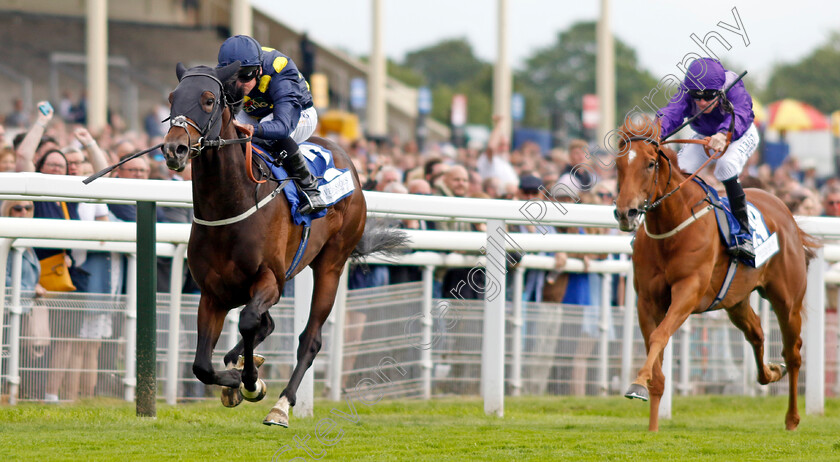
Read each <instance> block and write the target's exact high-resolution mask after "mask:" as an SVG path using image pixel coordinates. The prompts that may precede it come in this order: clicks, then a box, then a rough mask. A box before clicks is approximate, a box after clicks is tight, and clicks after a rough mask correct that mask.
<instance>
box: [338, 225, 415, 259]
mask: <svg viewBox="0 0 840 462" xmlns="http://www.w3.org/2000/svg"><path fill="white" fill-rule="evenodd" d="M398 226H399V222H398V221H394V220H386V219H384V218H368V220H367V223H365V232H364V234H362V238H361V239H360V240H359V243H358V244H356V248H355V249H353V253H351V254H350V258H351V259H353V260H355V261H357V262H364V259H365V257H367V256H368V255H371V254H375V253H378V254H379V255H380V256H382V257H384V258H394V257H397V256H399V255H401V254H404V253H405V252H406V251H407V250H408V243H409V242H410V241H411V239H409V237H408V234H406V232H405V231H403V230H401V229H399V228H398Z"/></svg>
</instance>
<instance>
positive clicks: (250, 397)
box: [239, 379, 268, 403]
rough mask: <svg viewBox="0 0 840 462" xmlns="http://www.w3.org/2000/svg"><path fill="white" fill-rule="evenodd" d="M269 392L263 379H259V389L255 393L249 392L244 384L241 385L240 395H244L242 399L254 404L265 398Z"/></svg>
mask: <svg viewBox="0 0 840 462" xmlns="http://www.w3.org/2000/svg"><path fill="white" fill-rule="evenodd" d="M267 391H268V387H266V386H265V382H263V380H262V379H257V389H256V390H254V391H248V389H247V388H245V384H244V383H243V384H240V385H239V393H240V394H241V395H242V398H243V399H245V400H246V401H250V402H252V403H256V402H257V401H261V400H262V399H263V398H265V394H266V392H267Z"/></svg>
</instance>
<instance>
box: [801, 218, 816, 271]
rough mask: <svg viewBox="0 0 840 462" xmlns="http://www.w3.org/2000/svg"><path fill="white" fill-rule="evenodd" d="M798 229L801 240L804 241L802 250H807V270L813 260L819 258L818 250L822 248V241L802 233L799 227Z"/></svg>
mask: <svg viewBox="0 0 840 462" xmlns="http://www.w3.org/2000/svg"><path fill="white" fill-rule="evenodd" d="M796 229H797V231H799V240H800V241H802V248H803V249H804V250H805V267H806V268H807V267H808V264H809V263H811V260H813V259H814V258H817V249H819V248H820V247H822V241H821V240H820V239H819V238H816V237H814V236H811V235H810V234H808V233H806V232H805V231H802V228H800V227H799V226H797V227H796Z"/></svg>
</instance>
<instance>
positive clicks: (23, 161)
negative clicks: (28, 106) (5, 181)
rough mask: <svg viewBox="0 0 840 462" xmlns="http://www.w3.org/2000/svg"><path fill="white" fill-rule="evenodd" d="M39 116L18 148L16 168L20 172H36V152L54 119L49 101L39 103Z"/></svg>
mask: <svg viewBox="0 0 840 462" xmlns="http://www.w3.org/2000/svg"><path fill="white" fill-rule="evenodd" d="M37 114H38V116H37V118H36V119H35V123H34V124H32V127H30V128H29V131H28V132H26V136H25V137H24V138H23V141H21V143H20V146H18V147H17V150H16V152H15V154H16V155H17V162H16V168H17V171H18V172H34V171H35V162H36V161H37V160H38V159H35V152H36V151H37V150H38V145H39V144H40V143H41V137H42V136H44V133H45V132H46V131H47V125H49V123H50V121H51V120H52V118H53V114H54V111H53V108H52V105H51V104H50V103H49V102H48V101H40V102H38V113H37Z"/></svg>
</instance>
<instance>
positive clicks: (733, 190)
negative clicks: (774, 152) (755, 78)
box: [657, 58, 759, 258]
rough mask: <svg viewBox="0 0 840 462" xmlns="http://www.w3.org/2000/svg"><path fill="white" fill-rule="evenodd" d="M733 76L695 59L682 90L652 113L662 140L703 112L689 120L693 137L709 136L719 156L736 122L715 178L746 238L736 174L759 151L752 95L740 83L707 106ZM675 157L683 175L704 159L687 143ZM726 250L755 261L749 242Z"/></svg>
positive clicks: (741, 192) (716, 65)
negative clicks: (657, 122)
mask: <svg viewBox="0 0 840 462" xmlns="http://www.w3.org/2000/svg"><path fill="white" fill-rule="evenodd" d="M737 78H738V75H737V74H735V73H734V72H732V71H728V70H726V69H724V68H723V66H722V65H721V63H720V61H718V60H716V59H712V58H701V59H697V60H694V61H693V62H692V63H691V65H689V66H688V72H686V75H685V81H684V87H685V88H682V91H681V92H679V93H678V94H677V95H676V96H675V97H674V98H673V99H672V100H671V101H670V102H669V103H668V105H667V106H665V107H664V108H663V109H661V110H660V111H659V112H658V113H657V117H658V118H659V120H660V121H661V123H662V131H661V134H662V136H665V135H667V134H669V133H671V131H673V130H674V129H676V128H677V127H679V126H680V125H681V124H682V123H683V120H684V119H686V118H688V117H692V116H694V115H695V114H697V113H698V112H702V114H701V115H700V116H699V117H697V118H696V119H694V121H692V122H691V128H692V129H693V130H694V131H695V132H696V133H697V135H695V136H694V138H695V139H702V138H705V137H711V139H710V140H709V145H708V146H709V148H710V149H712V150H714V151H718V152H720V151H723V149H724V148H726V133H727V132H728V131H729V129H730V126H731V123H732V117H734V118H735V124H734V129H733V130H732V141H731V143H730V144H729V147H728V148H726V152H724V153H723V156H722V157H721V158H720V159H718V160H717V162H716V165H715V171H714V175H715V178H717V179H718V180H720V181H721V182H723V185H724V187H725V188H726V195H727V197H729V204H730V206H731V208H732V213H733V214H734V215H735V218H736V219H737V220H738V223H739V225H740V226H741V230H742V231H745V232H746V233H747V234H749V233H750V227H749V219H748V218H747V202H746V196H745V194H744V189H743V188H742V187H741V183H740V182H739V181H738V175H740V174H741V171H742V170H743V169H744V165H746V163H747V159H749V157H750V155H751V154H752V153H753V152H755V150H756V148H757V147H758V141H759V136H758V130H757V129H756V128H755V125H754V124H753V119H754V118H755V115H754V114H753V110H752V107H753V102H752V97H751V96H750V94H749V93H747V90H746V89H745V88H744V82H743V81H739V82H738V83H736V84H735V85H734V86H733V87H732V88H731V89H729V91H727V92H726V95H725V96H726V98H725V99H723V98H721V99H718V100H717V101H716V102H714V103H712V100H713V99H714V98H715V97H716V96H718V95H719V94H720V93H721V92H722V90H723V89H724V88H726V87H727V86H729V85H730V84H731V83H732V82H734V81H735V80H736V79H737ZM726 100H728V103H729V104H731V107H732V114H730V111H728V110H726V107H725V106H724V104H726V103H725V101H726ZM678 159H679V164H680V168H681V169H682V170H683V171H687V172H695V171H697V170H698V169H699V168H700V166H701V165H703V163H704V162H706V159H707V157H706V153H705V151H704V150H703V146H702V145H698V144H687V145H685V147H683V148H682V149H681V150H680V152H679V154H678ZM729 252H730V253H731V254H733V255H742V256H744V257H746V258H755V250H754V248H753V243H752V239H751V238H750V239H748V240H745V241H742V242H739V243H737V245H735V246H734V247H733V248H730V249H729Z"/></svg>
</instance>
